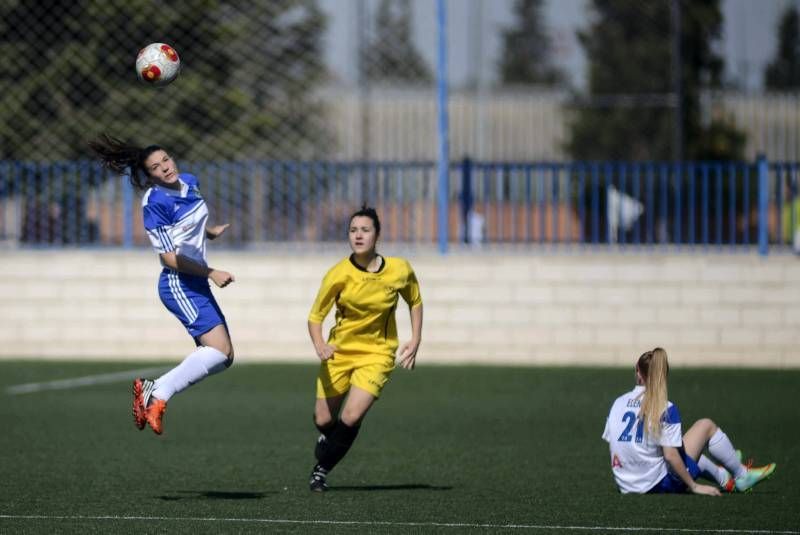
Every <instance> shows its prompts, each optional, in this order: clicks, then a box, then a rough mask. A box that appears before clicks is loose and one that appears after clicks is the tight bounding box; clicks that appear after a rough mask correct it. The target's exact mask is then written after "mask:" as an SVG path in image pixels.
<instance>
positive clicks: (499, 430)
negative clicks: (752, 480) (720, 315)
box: [0, 362, 800, 534]
mask: <svg viewBox="0 0 800 535" xmlns="http://www.w3.org/2000/svg"><path fill="white" fill-rule="evenodd" d="M152 365H153V363H146V364H142V363H130V362H129V363H113V364H111V363H55V362H2V363H0V396H1V397H2V403H1V404H0V417H2V425H3V427H2V433H0V453H2V455H1V456H0V533H55V532H58V533H193V534H196V533H231V532H235V533H250V532H252V533H255V532H262V533H263V532H270V533H285V532H286V533H288V532H291V533H496V532H510V531H514V532H525V533H549V532H556V533H567V532H587V531H592V532H597V533H604V532H615V531H623V530H630V529H631V528H641V529H637V530H636V532H637V533H648V532H653V533H664V532H675V531H682V532H685V533H700V532H703V531H706V532H711V531H714V530H733V531H731V532H733V533H743V532H748V531H751V530H763V531H761V532H762V533H781V532H783V533H800V486H799V485H798V482H800V468H799V467H798V464H797V463H796V462H795V460H796V457H797V454H798V453H800V452H799V451H798V450H799V447H798V444H800V426H799V425H798V424H800V417H799V416H798V415H800V411H799V410H798V408H797V406H798V405H797V394H798V392H800V371H796V370H795V371H785V370H781V371H775V370H770V371H766V370H763V371H762V370H759V371H750V370H748V371H736V370H674V371H673V373H672V375H671V390H670V398H671V399H672V400H673V401H674V402H675V403H676V404H678V406H679V407H680V409H681V413H682V415H683V419H684V422H685V424H686V423H688V422H692V421H694V420H695V419H697V418H700V417H704V416H709V417H711V418H712V419H714V420H715V421H716V422H717V423H719V424H720V425H721V426H722V427H723V429H724V430H725V431H726V432H727V433H728V435H729V436H730V437H731V438H732V439H733V441H734V444H735V445H736V446H737V447H740V448H742V449H743V450H744V452H745V454H746V455H748V456H750V455H752V456H754V457H755V460H756V462H757V463H759V462H767V461H776V462H777V463H778V469H777V471H776V473H775V475H774V476H773V477H772V479H770V480H769V481H766V482H764V483H763V484H762V485H759V486H758V487H756V488H755V490H754V491H753V492H752V493H749V494H734V495H725V496H723V497H721V498H705V497H700V496H690V495H674V496H647V495H645V496H623V495H620V494H618V493H617V492H616V489H615V487H614V484H613V482H612V479H611V474H610V470H609V466H608V464H609V461H608V450H607V447H606V444H605V442H603V441H602V440H601V438H600V434H601V432H602V430H603V424H604V422H605V416H606V412H607V410H608V407H609V406H610V403H611V401H612V400H613V399H614V398H615V397H616V396H617V395H618V394H620V393H622V392H623V391H624V390H626V389H628V388H630V387H631V386H632V380H633V374H632V370H631V369H624V370H623V369H579V368H500V367H497V368H495V367H477V366H476V367H438V366H425V365H423V366H421V367H419V368H418V369H417V370H416V371H414V372H407V371H403V370H398V371H397V372H395V374H394V376H393V378H392V382H391V383H390V384H389V386H388V387H387V388H386V390H385V392H384V396H383V399H381V401H379V402H378V404H377V405H376V406H375V407H374V409H373V410H372V412H371V413H370V414H369V415H368V417H367V420H366V421H365V423H364V426H363V428H362V431H361V435H360V436H359V439H358V441H357V442H356V444H355V446H354V447H353V449H352V450H351V451H350V454H349V455H348V457H346V458H345V460H344V461H342V463H341V464H340V465H339V466H338V467H337V468H336V470H335V471H334V472H333V473H332V474H331V476H330V478H329V482H330V484H331V487H332V488H331V490H330V491H329V492H328V493H325V494H312V493H310V492H309V491H308V488H307V478H308V474H309V471H310V469H311V467H312V465H313V454H312V450H313V444H314V440H315V438H316V432H315V429H314V427H313V425H312V422H311V414H312V407H313V395H314V388H313V387H314V378H315V374H316V368H315V366H314V365H307V366H301V365H235V366H234V367H233V368H231V370H229V371H227V372H226V373H223V374H221V375H219V376H215V377H213V378H211V379H209V380H207V381H205V382H203V383H202V384H200V385H197V386H195V387H193V388H191V389H189V390H188V391H186V392H184V393H182V394H180V395H178V396H176V397H175V398H173V400H172V401H171V402H170V405H169V410H168V411H167V414H166V417H165V433H164V435H163V436H161V437H158V436H155V435H154V434H153V433H152V432H151V431H150V430H149V429H145V430H144V431H141V432H140V431H137V430H136V429H135V428H134V426H133V423H132V419H131V416H130V399H129V398H130V394H129V391H130V383H129V381H118V382H114V383H109V384H101V385H95V386H86V387H78V388H70V389H63V390H44V391H38V392H32V393H24V394H12V393H9V391H8V387H10V386H13V385H19V384H24V383H31V382H45V381H53V380H59V379H67V378H75V377H82V376H90V375H96V374H106V373H110V372H119V371H124V370H133V369H137V368H144V367H149V366H152Z"/></svg>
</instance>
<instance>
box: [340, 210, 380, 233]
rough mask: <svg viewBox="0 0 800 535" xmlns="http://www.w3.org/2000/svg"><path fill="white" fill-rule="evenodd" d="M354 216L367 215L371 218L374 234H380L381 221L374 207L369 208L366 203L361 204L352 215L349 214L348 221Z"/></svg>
mask: <svg viewBox="0 0 800 535" xmlns="http://www.w3.org/2000/svg"><path fill="white" fill-rule="evenodd" d="M356 217H368V218H370V219H372V225H373V226H374V227H375V236H380V235H381V222H380V220H379V219H378V212H377V211H376V210H375V208H370V207H369V206H367V205H366V204H362V205H361V208H360V209H359V210H357V211H356V212H353V215H351V216H350V223H352V222H353V219H355V218H356ZM348 228H349V226H348Z"/></svg>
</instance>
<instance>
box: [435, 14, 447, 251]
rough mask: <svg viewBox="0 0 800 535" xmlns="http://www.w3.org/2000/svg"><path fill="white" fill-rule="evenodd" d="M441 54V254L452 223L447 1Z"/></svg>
mask: <svg viewBox="0 0 800 535" xmlns="http://www.w3.org/2000/svg"><path fill="white" fill-rule="evenodd" d="M436 11H437V14H438V21H439V54H438V56H439V57H438V65H437V78H438V106H439V205H438V209H439V218H438V224H439V252H440V253H442V254H444V253H446V252H447V240H448V234H449V232H448V230H449V228H448V227H449V221H450V217H449V215H450V205H449V196H450V147H449V133H448V132H449V127H448V120H447V11H446V7H445V0H438V2H437V3H436Z"/></svg>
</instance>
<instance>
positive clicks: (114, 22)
mask: <svg viewBox="0 0 800 535" xmlns="http://www.w3.org/2000/svg"><path fill="white" fill-rule="evenodd" d="M324 27H325V18H324V17H323V15H322V14H321V11H320V10H319V8H318V6H317V5H316V1H315V0H271V1H262V2H248V1H245V0H231V1H222V0H187V1H184V2H172V3H164V2H158V3H154V2H151V1H149V0H124V1H123V0H111V1H108V2H69V3H64V2H59V1H57V0H42V1H40V2H5V3H2V4H0V62H2V64H3V65H4V66H5V67H4V68H3V69H2V70H0V99H2V101H0V158H3V159H9V158H14V159H48V160H52V159H74V158H80V157H85V156H86V155H87V149H86V144H85V143H86V139H87V138H88V137H91V136H94V135H96V134H97V133H99V132H108V133H111V134H113V135H116V136H119V137H123V138H127V139H130V140H131V141H133V142H137V143H159V144H163V145H164V146H167V147H169V148H170V150H171V151H173V152H174V153H175V154H176V155H178V156H179V157H180V158H181V159H186V160H189V159H221V158H230V159H233V158H265V157H278V156H280V157H285V158H291V157H303V156H305V157H308V156H313V155H316V154H319V153H321V152H323V151H324V150H325V149H326V147H327V144H328V142H329V140H328V138H327V134H326V132H325V129H324V128H321V127H320V126H319V124H317V122H318V121H319V118H320V117H321V114H322V110H321V108H320V106H319V105H317V104H316V102H315V101H314V99H313V97H312V94H313V90H314V88H315V86H316V85H317V84H318V83H319V81H320V80H321V79H322V77H323V76H324V74H325V71H324V67H323V64H322V60H321V57H320V55H321V53H320V42H319V40H320V37H321V35H322V33H323V30H324ZM150 42H167V43H170V44H172V45H173V46H175V48H176V49H177V50H178V53H179V54H180V56H181V62H182V65H183V72H182V73H181V75H180V76H179V78H178V79H177V80H176V81H175V82H174V83H173V84H171V85H170V86H167V87H165V88H162V89H154V88H151V87H146V86H144V85H143V84H141V83H140V82H138V81H137V80H136V76H135V72H134V69H133V61H134V58H135V56H136V51H137V49H138V48H140V47H141V46H143V45H144V44H146V43H150Z"/></svg>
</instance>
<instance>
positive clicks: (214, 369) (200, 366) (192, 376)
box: [153, 346, 228, 401]
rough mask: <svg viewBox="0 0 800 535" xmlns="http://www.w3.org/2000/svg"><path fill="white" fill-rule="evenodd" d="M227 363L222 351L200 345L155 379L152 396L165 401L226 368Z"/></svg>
mask: <svg viewBox="0 0 800 535" xmlns="http://www.w3.org/2000/svg"><path fill="white" fill-rule="evenodd" d="M227 363H228V357H226V356H225V354H224V353H223V352H222V351H220V350H218V349H214V348H213V347H208V346H200V347H198V348H197V349H195V350H194V352H192V353H190V354H189V355H188V356H187V357H186V358H185V359H183V362H181V363H180V364H178V365H177V366H175V367H174V368H172V369H171V370H170V371H168V372H167V373H165V374H164V375H162V376H161V377H159V378H158V379H156V382H155V390H153V397H154V398H156V399H163V400H164V401H167V400H169V398H171V397H172V396H173V395H175V394H177V393H178V392H182V391H184V390H186V389H187V388H188V387H189V386H191V385H193V384H195V383H199V382H200V381H202V380H203V379H205V378H206V377H207V376H208V375H214V374H215V373H219V372H221V371H222V370H224V369H225V368H227Z"/></svg>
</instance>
